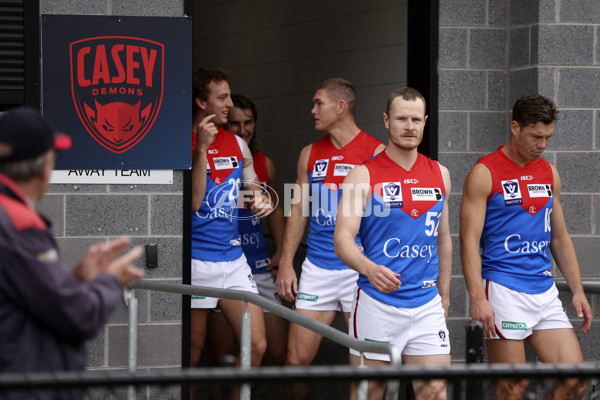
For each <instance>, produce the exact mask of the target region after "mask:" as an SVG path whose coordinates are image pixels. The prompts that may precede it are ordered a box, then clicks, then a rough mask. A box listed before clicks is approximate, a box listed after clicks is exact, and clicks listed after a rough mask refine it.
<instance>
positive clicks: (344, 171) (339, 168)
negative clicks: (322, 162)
mask: <svg viewBox="0 0 600 400" xmlns="http://www.w3.org/2000/svg"><path fill="white" fill-rule="evenodd" d="M354 167H356V165H352V164H335V167H334V168H333V175H334V176H346V175H348V172H350V171H352V168H354Z"/></svg>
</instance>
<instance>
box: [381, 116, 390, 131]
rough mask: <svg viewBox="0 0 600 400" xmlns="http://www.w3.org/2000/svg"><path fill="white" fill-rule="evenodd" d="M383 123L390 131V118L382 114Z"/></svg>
mask: <svg viewBox="0 0 600 400" xmlns="http://www.w3.org/2000/svg"><path fill="white" fill-rule="evenodd" d="M383 123H384V124H385V127H386V129H390V117H388V115H387V114H386V113H383Z"/></svg>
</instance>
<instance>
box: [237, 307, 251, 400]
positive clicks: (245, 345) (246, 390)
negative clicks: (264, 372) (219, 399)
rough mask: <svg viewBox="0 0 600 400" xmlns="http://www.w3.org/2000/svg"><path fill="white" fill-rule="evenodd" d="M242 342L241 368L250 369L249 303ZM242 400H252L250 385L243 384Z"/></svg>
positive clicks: (245, 315)
mask: <svg viewBox="0 0 600 400" xmlns="http://www.w3.org/2000/svg"><path fill="white" fill-rule="evenodd" d="M241 329H242V340H241V342H242V343H241V348H240V367H241V368H242V369H250V368H251V367H252V314H250V313H249V312H248V302H247V301H245V302H244V314H242V328H241ZM240 399H241V400H250V384H249V383H243V384H242V387H241V389H240Z"/></svg>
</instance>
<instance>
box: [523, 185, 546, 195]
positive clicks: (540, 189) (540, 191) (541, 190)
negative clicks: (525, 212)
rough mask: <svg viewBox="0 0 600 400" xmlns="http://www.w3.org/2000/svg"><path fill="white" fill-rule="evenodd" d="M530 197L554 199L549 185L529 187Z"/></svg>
mask: <svg viewBox="0 0 600 400" xmlns="http://www.w3.org/2000/svg"><path fill="white" fill-rule="evenodd" d="M527 190H528V191H529V197H552V188H551V187H550V185H548V184H544V185H527Z"/></svg>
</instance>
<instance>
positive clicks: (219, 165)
mask: <svg viewBox="0 0 600 400" xmlns="http://www.w3.org/2000/svg"><path fill="white" fill-rule="evenodd" d="M213 163H214V164H215V169H216V170H221V169H234V168H237V166H238V165H239V163H238V160H237V157H235V156H232V157H215V158H213Z"/></svg>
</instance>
